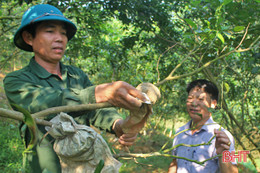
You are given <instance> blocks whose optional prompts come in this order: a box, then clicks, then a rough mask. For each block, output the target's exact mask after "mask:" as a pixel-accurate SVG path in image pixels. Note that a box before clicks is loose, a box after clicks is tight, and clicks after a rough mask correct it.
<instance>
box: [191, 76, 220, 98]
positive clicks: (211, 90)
mask: <svg viewBox="0 0 260 173" xmlns="http://www.w3.org/2000/svg"><path fill="white" fill-rule="evenodd" d="M195 87H199V88H203V89H204V91H205V92H206V93H208V94H210V96H211V99H212V100H216V101H218V93H219V91H218V88H217V86H216V85H215V84H214V83H212V82H210V81H208V80H206V79H198V80H194V81H192V82H191V83H189V84H188V85H187V88H186V91H187V92H188V93H189V92H190V90H192V89H193V88H195Z"/></svg>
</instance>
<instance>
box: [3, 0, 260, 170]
mask: <svg viewBox="0 0 260 173" xmlns="http://www.w3.org/2000/svg"><path fill="white" fill-rule="evenodd" d="M39 3H48V4H51V5H54V6H56V7H57V8H59V9H60V10H61V11H62V12H63V13H64V14H65V16H66V17H67V18H69V19H70V20H72V21H73V22H74V23H75V24H76V25H77V27H78V31H77V34H76V36H75V37H74V38H73V39H72V40H71V41H70V42H69V44H68V48H67V51H66V55H65V56H64V59H63V62H64V63H66V64H71V65H75V66H77V67H80V68H81V69H82V70H84V71H85V72H86V73H87V74H88V75H89V77H90V79H91V81H92V82H93V83H94V84H100V83H104V82H111V81H117V80H122V81H126V82H128V83H130V84H132V85H133V86H137V85H138V84H139V83H142V82H150V83H153V84H156V85H157V86H158V87H159V88H160V90H161V93H162V98H161V100H160V102H159V103H158V104H157V105H156V107H154V115H153V117H151V118H152V120H155V121H154V122H161V123H165V126H166V125H167V123H168V122H171V123H170V124H171V127H170V132H169V133H170V134H171V133H174V129H176V127H177V126H178V125H177V124H176V122H179V121H180V120H182V119H183V118H184V119H185V118H188V116H187V115H186V112H185V100H186V96H187V94H186V91H185V89H186V85H187V83H188V82H189V81H191V80H194V79H198V78H206V79H208V80H211V81H212V82H214V83H215V84H216V85H217V86H218V88H219V90H220V91H221V94H220V99H219V100H220V102H219V103H218V107H219V109H218V111H217V112H216V113H215V114H214V120H215V121H217V122H219V123H220V124H221V125H222V126H223V127H225V128H227V129H228V130H229V131H230V132H231V133H232V134H233V136H234V137H235V139H236V144H237V146H236V147H237V148H239V149H241V150H250V151H251V155H250V159H251V161H252V163H253V164H254V166H256V161H255V159H258V158H259V128H260V123H259V119H260V110H259V108H260V100H259V88H260V75H259V68H260V66H259V64H260V52H259V46H260V44H259V43H260V42H259V37H260V23H259V5H260V1H259V0H214V1H212V0H193V1H189V0H181V1H172V0H143V1H139V0H127V1H126V0H113V1H104V0H95V1H93V0H84V1H83V0H66V1H58V0H8V1H7V0H1V2H0V6H1V9H0V39H1V40H2V41H1V42H0V75H3V76H4V75H5V74H6V73H8V72H10V71H13V70H16V69H20V68H22V67H24V66H25V65H26V64H27V63H28V61H29V59H30V58H31V57H32V54H31V53H29V52H25V51H21V50H19V49H18V48H16V47H15V46H14V44H13V41H12V39H13V35H14V33H15V31H16V29H17V28H18V27H19V25H20V21H21V17H22V14H23V13H24V12H25V10H26V9H27V8H28V7H30V6H32V5H34V4H39ZM157 127H158V124H156V123H155V124H154V125H150V126H149V127H146V128H157ZM167 133H168V132H167ZM167 135H169V134H167Z"/></svg>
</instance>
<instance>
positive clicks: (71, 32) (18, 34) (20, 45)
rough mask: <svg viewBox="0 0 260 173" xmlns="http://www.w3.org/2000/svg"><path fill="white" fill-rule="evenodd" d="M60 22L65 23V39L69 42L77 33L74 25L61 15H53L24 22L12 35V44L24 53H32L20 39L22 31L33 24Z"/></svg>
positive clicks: (31, 49) (28, 46)
mask: <svg viewBox="0 0 260 173" xmlns="http://www.w3.org/2000/svg"><path fill="white" fill-rule="evenodd" d="M53 20H55V21H61V22H64V23H65V26H66V29H67V37H68V40H70V39H71V38H72V37H73V36H74V35H75V34H76V32H77V27H76V26H75V25H74V23H72V22H71V21H70V20H68V19H67V18H65V17H64V16H62V15H55V14H47V13H46V14H45V15H42V16H39V17H38V18H35V19H34V20H32V21H30V22H27V23H26V22H24V23H23V24H22V25H21V26H20V27H19V28H18V30H17V31H16V33H15V35H14V44H15V45H16V46H17V47H18V48H20V49H22V50H25V51H29V52H32V51H33V48H32V46H30V45H28V44H27V43H25V41H24V40H23V37H22V32H23V31H24V29H25V28H26V27H27V26H29V25H31V24H33V23H38V22H41V21H53Z"/></svg>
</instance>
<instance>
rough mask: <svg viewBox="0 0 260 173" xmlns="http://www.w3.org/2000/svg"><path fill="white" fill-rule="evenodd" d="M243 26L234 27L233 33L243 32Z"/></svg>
mask: <svg viewBox="0 0 260 173" xmlns="http://www.w3.org/2000/svg"><path fill="white" fill-rule="evenodd" d="M244 28H245V27H244V26H235V27H234V32H240V31H243V30H244Z"/></svg>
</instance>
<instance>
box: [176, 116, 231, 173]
mask: <svg viewBox="0 0 260 173" xmlns="http://www.w3.org/2000/svg"><path fill="white" fill-rule="evenodd" d="M190 125H191V121H189V122H188V123H187V124H186V125H184V126H182V127H180V128H179V129H178V130H177V131H176V134H177V133H179V132H181V131H183V130H185V129H190ZM219 128H220V125H219V124H217V123H216V122H214V121H213V119H212V117H210V118H209V119H208V121H207V122H206V123H205V125H203V126H202V128H201V129H200V130H199V131H197V132H195V133H194V134H192V132H191V130H187V131H185V132H182V133H180V134H179V135H177V136H176V137H175V138H174V140H173V146H175V145H178V144H181V143H184V144H189V145H194V144H202V143H207V142H208V141H209V140H210V139H211V138H212V137H213V136H214V129H219ZM221 130H222V131H224V132H225V133H226V134H227V136H228V137H229V139H230V141H231V145H230V149H229V151H235V147H234V145H235V142H234V138H233V136H232V135H231V134H230V132H228V131H227V130H225V129H224V128H221ZM215 141H216V138H214V139H213V140H212V142H211V144H210V145H201V146H197V147H186V146H179V147H177V148H175V149H173V151H172V154H173V155H176V156H181V157H186V158H189V159H192V160H198V161H200V162H202V161H204V160H206V159H209V158H211V157H214V156H216V155H217V154H216V149H215ZM233 164H236V163H233ZM177 172H180V173H197V172H199V173H209V172H212V173H215V172H219V165H218V157H216V158H215V159H212V160H209V161H207V162H205V164H204V165H203V166H202V165H199V164H197V163H195V162H190V161H187V160H184V159H177Z"/></svg>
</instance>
